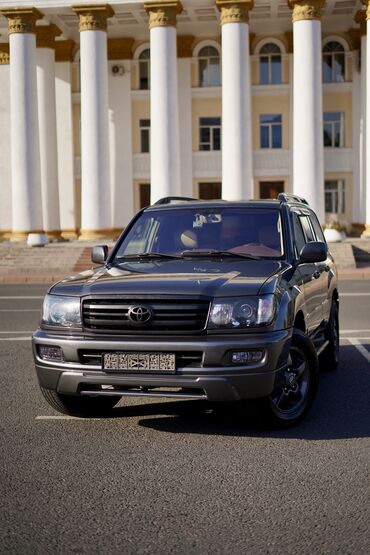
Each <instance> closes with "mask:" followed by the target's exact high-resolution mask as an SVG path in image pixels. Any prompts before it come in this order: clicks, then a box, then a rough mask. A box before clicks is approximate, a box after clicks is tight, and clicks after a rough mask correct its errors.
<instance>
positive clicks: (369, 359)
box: [349, 337, 370, 364]
mask: <svg viewBox="0 0 370 555" xmlns="http://www.w3.org/2000/svg"><path fill="white" fill-rule="evenodd" d="M349 342H350V343H351V344H352V345H353V346H354V347H356V349H357V350H358V351H359V353H361V354H362V356H363V357H364V358H365V359H366V360H367V362H368V363H369V364H370V352H369V351H368V350H367V349H365V347H364V346H363V344H362V343H361V341H360V340H359V339H358V338H357V337H351V338H350V339H349Z"/></svg>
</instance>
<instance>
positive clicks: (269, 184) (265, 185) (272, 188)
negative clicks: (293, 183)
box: [260, 181, 284, 198]
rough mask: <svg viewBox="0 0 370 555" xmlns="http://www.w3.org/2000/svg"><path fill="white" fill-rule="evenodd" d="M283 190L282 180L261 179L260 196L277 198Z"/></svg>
mask: <svg viewBox="0 0 370 555" xmlns="http://www.w3.org/2000/svg"><path fill="white" fill-rule="evenodd" d="M283 192H284V181H261V182H260V198H277V197H278V194H279V193H283Z"/></svg>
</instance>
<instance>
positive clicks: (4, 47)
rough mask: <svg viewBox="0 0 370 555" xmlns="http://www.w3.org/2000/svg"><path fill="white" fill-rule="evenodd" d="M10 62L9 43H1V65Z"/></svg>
mask: <svg viewBox="0 0 370 555" xmlns="http://www.w3.org/2000/svg"><path fill="white" fill-rule="evenodd" d="M9 63H10V55H9V43H7V42H2V43H0V66H5V65H8V64H9Z"/></svg>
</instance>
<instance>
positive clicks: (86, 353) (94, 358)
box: [78, 349, 203, 368]
mask: <svg viewBox="0 0 370 555" xmlns="http://www.w3.org/2000/svg"><path fill="white" fill-rule="evenodd" d="M108 352H112V353H115V352H117V351H112V350H111V351H109V350H104V353H108ZM172 352H174V353H175V355H176V368H186V367H192V366H193V367H199V366H201V365H202V360H203V353H202V352H201V351H172ZM78 356H79V359H80V362H81V364H86V365H87V366H101V363H102V351H101V350H98V349H79V351H78Z"/></svg>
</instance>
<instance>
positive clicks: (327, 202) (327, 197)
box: [325, 192, 332, 212]
mask: <svg viewBox="0 0 370 555" xmlns="http://www.w3.org/2000/svg"><path fill="white" fill-rule="evenodd" d="M325 212H332V208H331V193H329V192H325Z"/></svg>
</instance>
